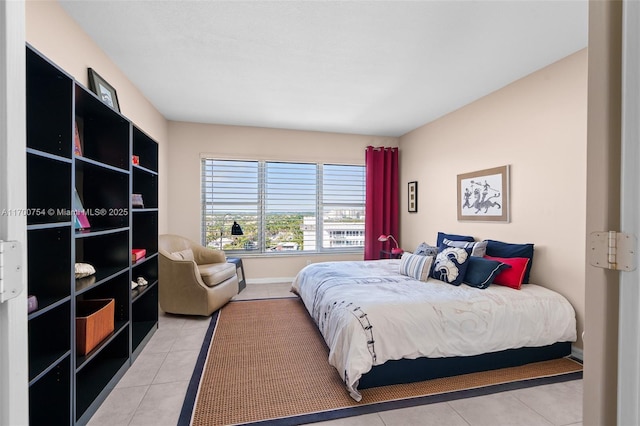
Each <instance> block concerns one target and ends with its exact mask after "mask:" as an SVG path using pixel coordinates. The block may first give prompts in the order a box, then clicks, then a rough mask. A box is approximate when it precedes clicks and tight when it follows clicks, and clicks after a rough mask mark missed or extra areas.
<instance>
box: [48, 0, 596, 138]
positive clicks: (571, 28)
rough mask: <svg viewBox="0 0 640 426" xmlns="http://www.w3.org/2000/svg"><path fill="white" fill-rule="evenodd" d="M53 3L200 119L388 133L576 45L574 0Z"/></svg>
mask: <svg viewBox="0 0 640 426" xmlns="http://www.w3.org/2000/svg"><path fill="white" fill-rule="evenodd" d="M60 3H61V4H62V6H63V8H64V9H65V10H66V11H67V12H68V13H69V14H70V15H71V16H72V17H73V18H74V19H75V20H76V21H77V22H78V23H79V24H80V26H81V27H82V28H83V29H84V30H85V31H86V32H87V33H88V34H89V35H90V36H91V37H92V38H93V39H94V40H95V42H96V43H97V44H98V45H99V46H100V47H101V48H102V49H103V50H104V51H105V52H106V54H107V55H108V56H109V57H110V58H111V59H112V60H113V62H115V63H116V65H118V67H120V69H121V70H122V71H123V72H124V73H125V74H126V75H127V77H128V78H129V79H130V80H131V81H132V82H133V84H134V85H136V86H137V87H138V88H139V89H140V90H141V91H142V93H143V94H144V95H145V96H146V97H147V98H148V99H149V101H150V102H151V103H152V104H153V105H155V107H156V108H157V109H158V110H159V111H160V112H161V113H162V114H163V115H164V116H165V117H166V118H167V119H169V120H177V121H190V122H201V123H218V124H231V125H245V126H259V127H273V128H286V129H301V130H316V131H328V132H341V133H357V134H367V135H379V136H400V135H403V134H405V133H407V132H408V131H411V130H413V129H415V128H417V127H419V126H421V125H423V124H425V123H427V122H429V121H432V120H434V119H436V118H438V117H441V116H443V115H445V114H447V113H449V112H451V111H453V110H455V109H457V108H460V107H461V106H463V105H465V104H468V103H470V102H472V101H474V100H476V99H478V98H480V97H482V96H484V95H487V94H489V93H491V92H493V91H495V90H497V89H499V88H501V87H504V86H505V85H507V84H509V83H511V82H513V81H515V80H517V79H519V78H521V77H524V76H525V75H527V74H530V73H532V72H534V71H536V70H538V69H540V68H542V67H544V66H546V65H549V64H551V63H553V62H555V61H557V60H559V59H561V58H563V57H565V56H567V55H570V54H572V53H574V52H576V51H578V50H580V49H582V48H584V47H586V46H587V27H588V23H587V20H588V3H587V1H586V0H570V1H559V0H536V1H527V0H510V1H507V0H503V1H486V0H474V1H456V0H448V1H434V0H430V1H427V0H424V1H411V2H404V1H355V0H352V1H301V0H298V1H193V0H171V1H157V0H156V1H149V0H147V1H132V0H129V1H115V0H111V1H104V0H82V1H66V0H61V1H60ZM96 71H98V73H99V72H100V71H99V70H96Z"/></svg>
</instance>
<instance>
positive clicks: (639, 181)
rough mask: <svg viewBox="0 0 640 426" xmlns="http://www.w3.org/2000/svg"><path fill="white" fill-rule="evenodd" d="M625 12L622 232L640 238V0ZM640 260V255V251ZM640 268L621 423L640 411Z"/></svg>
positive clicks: (622, 343)
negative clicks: (639, 409)
mask: <svg viewBox="0 0 640 426" xmlns="http://www.w3.org/2000/svg"><path fill="white" fill-rule="evenodd" d="M622 13H623V15H622V20H623V24H622V163H621V164H622V167H621V169H622V170H621V188H620V198H621V205H620V210H621V230H622V232H624V233H627V234H632V235H635V236H637V237H640V170H639V167H638V165H640V119H639V117H640V53H639V52H640V2H638V0H625V1H624V3H623V12H622ZM636 262H637V263H638V264H639V265H640V256H639V255H638V253H637V250H636ZM639 308H640V270H639V269H636V270H635V271H633V272H621V273H620V304H619V309H620V314H619V315H620V316H619V331H618V413H617V414H618V424H619V425H638V424H640V415H639V411H638V406H639V405H640V309H639Z"/></svg>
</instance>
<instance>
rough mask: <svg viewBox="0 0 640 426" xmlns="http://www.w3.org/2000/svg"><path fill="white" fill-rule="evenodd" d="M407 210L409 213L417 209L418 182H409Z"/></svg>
mask: <svg viewBox="0 0 640 426" xmlns="http://www.w3.org/2000/svg"><path fill="white" fill-rule="evenodd" d="M407 195H408V197H407V199H408V206H407V207H408V210H409V213H416V212H417V211H418V182H417V181H413V182H409V186H408V193H407Z"/></svg>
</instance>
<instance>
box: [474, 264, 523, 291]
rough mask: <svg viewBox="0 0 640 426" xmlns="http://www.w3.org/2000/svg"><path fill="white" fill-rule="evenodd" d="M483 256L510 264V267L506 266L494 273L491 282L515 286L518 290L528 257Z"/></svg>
mask: <svg viewBox="0 0 640 426" xmlns="http://www.w3.org/2000/svg"><path fill="white" fill-rule="evenodd" d="M484 257H485V259H491V260H497V261H498V262H502V263H506V264H507V265H511V268H507V269H505V270H504V271H502V272H500V273H499V274H498V275H496V277H495V278H494V279H493V284H498V285H504V286H507V287H511V288H515V289H516V290H520V287H521V286H522V281H523V280H524V274H525V272H526V271H527V265H528V264H529V259H528V258H526V257H493V256H484Z"/></svg>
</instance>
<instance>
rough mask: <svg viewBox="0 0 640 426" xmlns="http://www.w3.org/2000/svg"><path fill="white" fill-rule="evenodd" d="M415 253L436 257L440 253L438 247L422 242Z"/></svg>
mask: <svg viewBox="0 0 640 426" xmlns="http://www.w3.org/2000/svg"><path fill="white" fill-rule="evenodd" d="M413 254H419V255H420V256H433V257H436V256H437V255H438V247H434V246H430V245H429V244H427V243H421V244H420V245H418V247H417V248H416V251H414V252H413Z"/></svg>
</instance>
